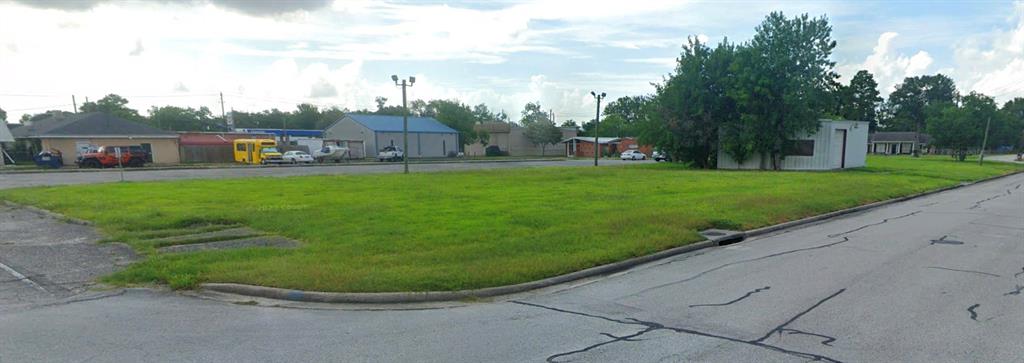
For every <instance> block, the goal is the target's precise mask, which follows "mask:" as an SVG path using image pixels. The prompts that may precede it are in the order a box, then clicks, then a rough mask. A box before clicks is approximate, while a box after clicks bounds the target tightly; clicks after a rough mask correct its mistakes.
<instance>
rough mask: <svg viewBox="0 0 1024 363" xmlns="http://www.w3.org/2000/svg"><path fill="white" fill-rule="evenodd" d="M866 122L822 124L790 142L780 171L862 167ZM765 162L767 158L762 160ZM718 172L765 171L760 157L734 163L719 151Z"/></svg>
mask: <svg viewBox="0 0 1024 363" xmlns="http://www.w3.org/2000/svg"><path fill="white" fill-rule="evenodd" d="M867 145H868V122H867V121H849V120H821V126H820V127H818V131H817V132H814V133H812V134H808V135H804V136H803V137H798V138H797V139H795V140H791V141H790V144H789V145H787V147H786V148H785V149H786V150H785V151H786V155H785V157H784V158H783V159H782V169H783V170H832V169H846V168H859V167H862V166H864V165H865V159H866V157H867V153H868V149H867ZM765 159H767V158H765ZM718 168H719V169H764V168H762V157H761V155H760V154H754V155H752V156H751V157H750V158H749V159H747V160H745V161H744V162H743V163H737V162H736V161H735V160H733V158H732V157H730V156H729V155H728V154H726V153H725V152H723V151H722V150H721V149H720V150H719V151H718Z"/></svg>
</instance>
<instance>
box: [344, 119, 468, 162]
mask: <svg viewBox="0 0 1024 363" xmlns="http://www.w3.org/2000/svg"><path fill="white" fill-rule="evenodd" d="M324 139H325V140H358V141H362V142H363V145H365V147H366V155H376V154H377V151H380V149H383V148H384V147H386V146H398V147H402V116H387V115H367V114H349V115H346V116H345V117H343V118H342V119H341V120H338V121H336V122H334V124H332V125H331V126H330V127H328V128H327V129H325V130H324ZM458 150H459V133H458V131H455V130H454V129H452V128H450V127H448V126H445V125H444V124H442V123H440V122H438V121H437V120H435V119H434V118H433V117H409V150H406V151H405V152H406V155H408V156H409V157H413V158H415V157H444V156H447V155H448V153H449V152H452V151H456V152H457V151H458Z"/></svg>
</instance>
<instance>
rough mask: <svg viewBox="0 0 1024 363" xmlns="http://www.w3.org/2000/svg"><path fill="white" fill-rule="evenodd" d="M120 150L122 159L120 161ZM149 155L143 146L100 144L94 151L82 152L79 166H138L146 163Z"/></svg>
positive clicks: (78, 161)
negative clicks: (118, 157)
mask: <svg viewBox="0 0 1024 363" xmlns="http://www.w3.org/2000/svg"><path fill="white" fill-rule="evenodd" d="M118 150H120V155H121V160H120V162H118V159H117V156H118ZM147 159H148V155H147V153H146V151H145V150H143V149H142V147H141V146H100V147H99V148H98V149H96V150H94V151H89V152H87V153H85V154H82V156H81V157H79V158H78V160H77V161H76V163H78V167H79V168H114V167H117V166H118V165H120V166H122V167H130V168H137V167H141V166H143V165H146V160H147Z"/></svg>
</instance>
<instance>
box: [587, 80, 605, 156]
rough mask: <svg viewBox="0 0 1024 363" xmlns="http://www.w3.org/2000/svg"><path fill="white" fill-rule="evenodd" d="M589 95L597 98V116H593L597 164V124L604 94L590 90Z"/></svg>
mask: <svg viewBox="0 0 1024 363" xmlns="http://www.w3.org/2000/svg"><path fill="white" fill-rule="evenodd" d="M590 95H591V96H594V98H596V99H597V117H595V118H594V166H597V157H598V155H600V154H601V144H600V143H599V142H598V138H597V137H598V135H600V134H599V133H598V132H597V124H598V122H599V121H600V120H601V99H602V98H604V97H605V96H606V95H605V93H604V92H601V94H597V92H594V91H590Z"/></svg>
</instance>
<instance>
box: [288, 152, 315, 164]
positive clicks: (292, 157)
mask: <svg viewBox="0 0 1024 363" xmlns="http://www.w3.org/2000/svg"><path fill="white" fill-rule="evenodd" d="M281 160H284V162H286V163H292V164H298V163H306V164H311V163H313V156H311V155H309V154H307V153H306V152H305V151H294V150H293V151H288V152H285V153H284V155H281Z"/></svg>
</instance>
